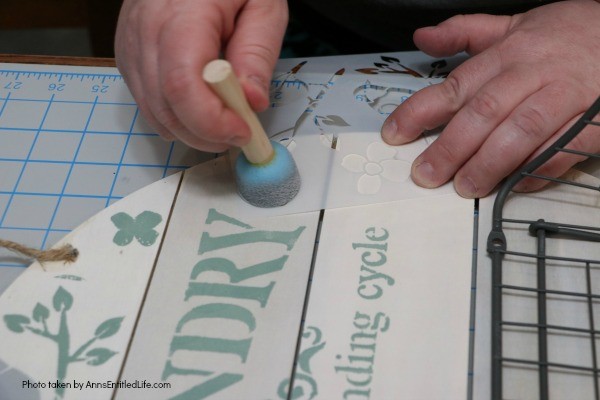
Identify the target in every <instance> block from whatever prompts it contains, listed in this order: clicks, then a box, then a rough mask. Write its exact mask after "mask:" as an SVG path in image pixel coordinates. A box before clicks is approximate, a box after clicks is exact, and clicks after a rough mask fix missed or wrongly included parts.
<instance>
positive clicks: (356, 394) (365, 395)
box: [344, 389, 371, 399]
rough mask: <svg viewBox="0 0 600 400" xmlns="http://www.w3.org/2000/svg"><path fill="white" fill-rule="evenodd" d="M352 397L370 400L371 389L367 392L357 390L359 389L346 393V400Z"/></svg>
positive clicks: (349, 390)
mask: <svg viewBox="0 0 600 400" xmlns="http://www.w3.org/2000/svg"><path fill="white" fill-rule="evenodd" d="M348 396H352V397H353V398H357V397H361V398H363V399H368V398H369V397H370V396H371V389H367V390H357V389H348V390H346V391H345V392H344V399H349V398H350V397H348Z"/></svg>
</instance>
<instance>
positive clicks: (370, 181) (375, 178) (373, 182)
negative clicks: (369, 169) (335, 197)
mask: <svg viewBox="0 0 600 400" xmlns="http://www.w3.org/2000/svg"><path fill="white" fill-rule="evenodd" d="M380 187H381V178H380V177H379V175H367V174H365V175H363V176H361V177H360V178H359V179H358V183H357V184H356V188H357V189H358V193H360V194H375V193H377V192H379V188H380Z"/></svg>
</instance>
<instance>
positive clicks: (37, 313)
mask: <svg viewBox="0 0 600 400" xmlns="http://www.w3.org/2000/svg"><path fill="white" fill-rule="evenodd" d="M32 316H33V319H34V320H35V321H37V322H42V321H45V320H47V319H48V317H49V316H50V310H48V308H47V307H46V306H45V305H43V304H41V303H37V304H36V305H35V307H34V308H33V313H32Z"/></svg>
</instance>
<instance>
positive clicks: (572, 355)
mask: <svg viewBox="0 0 600 400" xmlns="http://www.w3.org/2000/svg"><path fill="white" fill-rule="evenodd" d="M599 112H600V98H598V99H597V100H596V101H595V103H594V104H593V105H592V106H591V107H590V108H589V109H588V110H587V111H586V112H585V113H584V115H583V116H582V117H581V118H580V119H579V120H578V121H577V122H576V123H575V124H574V125H573V126H572V127H571V128H570V129H569V130H568V131H567V132H566V133H565V134H563V135H562V136H561V137H560V138H559V139H558V140H557V141H556V142H555V143H554V144H553V145H552V146H551V147H549V148H548V149H547V150H545V151H544V152H543V153H542V154H540V155H539V156H538V157H536V158H535V159H534V160H533V161H531V162H530V163H528V164H527V165H525V166H524V167H523V168H521V169H520V170H519V171H518V172H516V173H514V174H513V175H512V176H510V177H509V178H508V179H507V180H506V182H505V183H504V184H503V186H502V187H501V189H500V191H499V192H498V195H497V197H496V200H495V203H494V208H493V214H492V215H493V216H492V218H493V219H492V229H491V232H490V233H489V236H488V239H487V251H488V253H489V255H490V257H491V260H492V310H491V312H492V315H491V319H492V349H491V350H492V382H491V385H492V387H491V394H492V398H493V399H504V398H511V399H512V398H519V399H520V398H539V399H542V400H547V399H550V398H551V393H552V398H553V399H555V398H569V399H574V398H582V399H583V398H585V399H588V398H589V399H595V400H600V387H599V366H598V357H599V355H600V354H598V352H599V351H600V245H598V242H600V200H599V198H600V196H599V194H598V192H599V191H600V188H599V186H598V185H597V182H586V181H585V180H583V181H582V180H581V179H575V178H573V177H574V175H572V174H571V175H566V176H564V177H561V178H552V177H549V176H544V175H541V174H539V173H536V171H539V170H540V167H542V166H543V165H544V164H545V163H547V162H548V161H549V160H550V159H551V158H552V157H554V156H557V155H560V154H574V155H577V156H586V157H590V158H600V155H598V154H590V153H585V152H580V151H575V150H572V149H569V148H568V147H569V143H570V142H571V141H572V140H573V138H575V137H576V136H577V135H578V134H579V133H580V132H582V131H583V130H584V129H585V128H592V127H591V125H597V126H600V118H599V116H598V114H599ZM523 179H541V180H545V181H549V182H551V185H552V186H554V187H555V188H558V192H561V193H570V194H569V195H564V196H563V197H561V199H560V200H557V201H554V203H553V204H552V205H550V206H547V205H548V204H550V203H548V202H546V201H545V202H543V203H542V204H543V205H542V206H540V205H539V203H534V202H532V203H530V204H531V205H530V206H528V205H525V206H523V205H522V204H523V203H519V202H520V201H521V200H515V199H516V198H518V197H520V198H526V197H527V196H530V197H538V198H541V197H542V194H533V195H532V194H528V195H522V194H516V193H512V192H511V191H512V189H513V188H514V187H515V185H516V184H517V183H519V182H521V181H522V180H523ZM595 183H596V184H595ZM569 196H571V197H569ZM573 196H574V197H573ZM534 204H538V205H537V206H536V205H534ZM550 208H554V211H553V212H550V211H549V209H550ZM572 208H578V210H579V211H577V212H574V213H571V209H572ZM514 210H520V211H516V212H512V214H517V216H513V215H512V214H511V211H514ZM524 210H525V211H524ZM548 215H551V218H553V219H552V220H548ZM573 215H575V216H576V217H574V218H573V219H572V217H573Z"/></svg>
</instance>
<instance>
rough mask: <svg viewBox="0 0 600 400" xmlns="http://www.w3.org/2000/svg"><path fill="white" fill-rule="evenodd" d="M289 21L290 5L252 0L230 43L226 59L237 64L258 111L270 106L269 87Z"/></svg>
mask: <svg viewBox="0 0 600 400" xmlns="http://www.w3.org/2000/svg"><path fill="white" fill-rule="evenodd" d="M287 21H288V9H287V2H285V1H282V0H267V1H265V0H248V1H247V3H246V4H245V5H244V7H243V9H242V10H241V11H240V13H239V15H238V17H237V20H236V29H235V31H234V33H233V35H232V36H231V38H230V40H229V43H228V44H227V50H226V54H225V55H226V58H227V59H228V60H229V61H230V62H231V64H232V65H233V68H234V70H235V71H236V73H237V76H238V77H239V79H240V82H241V84H242V87H243V88H244V91H245V93H246V97H247V98H248V102H249V103H250V105H251V106H252V108H254V109H255V110H257V111H262V110H264V109H265V108H267V106H268V105H269V85H270V82H271V77H272V75H273V69H274V68H275V63H276V62H277V59H278V58H279V51H280V49H281V43H282V41H283V35H284V33H285V28H286V26H287Z"/></svg>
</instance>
